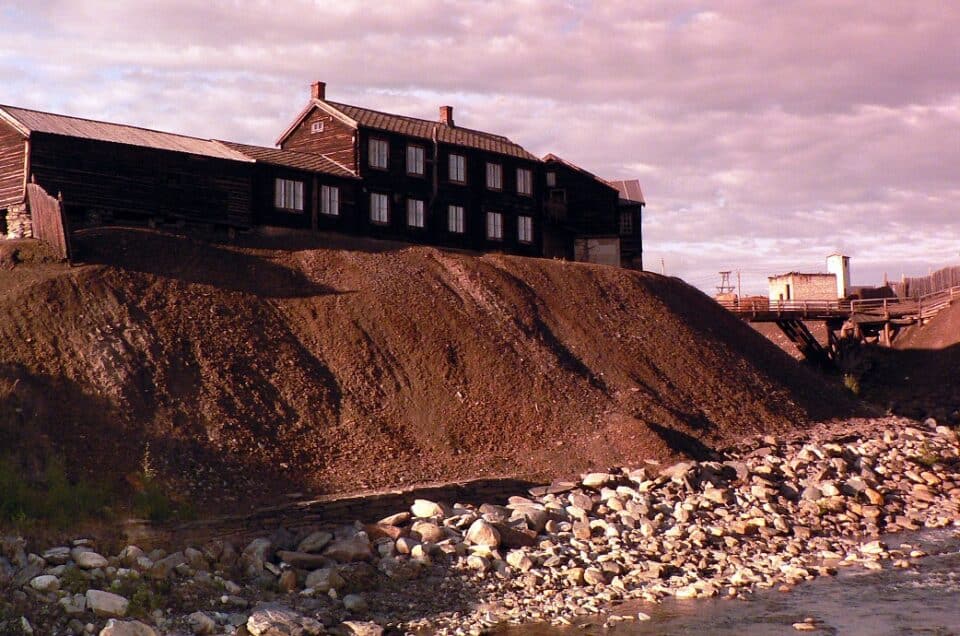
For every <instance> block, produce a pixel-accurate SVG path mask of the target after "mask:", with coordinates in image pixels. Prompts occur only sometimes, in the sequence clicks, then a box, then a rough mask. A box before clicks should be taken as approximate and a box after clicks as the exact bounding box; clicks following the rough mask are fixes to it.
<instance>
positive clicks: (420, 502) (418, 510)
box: [410, 499, 450, 519]
mask: <svg viewBox="0 0 960 636" xmlns="http://www.w3.org/2000/svg"><path fill="white" fill-rule="evenodd" d="M410 512H411V514H413V516H414V517H419V518H421V519H430V518H432V517H446V516H448V515H449V514H450V509H449V508H448V507H446V506H444V505H443V504H440V503H436V502H434V501H430V500H429V499H417V500H415V501H414V502H413V505H412V506H410Z"/></svg>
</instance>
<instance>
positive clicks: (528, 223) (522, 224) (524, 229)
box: [517, 216, 533, 243]
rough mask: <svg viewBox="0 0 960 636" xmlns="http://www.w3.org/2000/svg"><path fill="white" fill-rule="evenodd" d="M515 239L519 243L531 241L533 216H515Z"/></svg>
mask: <svg viewBox="0 0 960 636" xmlns="http://www.w3.org/2000/svg"><path fill="white" fill-rule="evenodd" d="M517 240H519V241H520V242H521V243H533V217H532V216H520V217H517Z"/></svg>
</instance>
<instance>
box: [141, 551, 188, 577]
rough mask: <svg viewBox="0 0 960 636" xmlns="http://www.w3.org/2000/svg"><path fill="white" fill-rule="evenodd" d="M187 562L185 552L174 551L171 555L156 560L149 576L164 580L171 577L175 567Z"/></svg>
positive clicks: (148, 573)
mask: <svg viewBox="0 0 960 636" xmlns="http://www.w3.org/2000/svg"><path fill="white" fill-rule="evenodd" d="M186 562H187V557H186V556H185V555H184V554H183V552H174V553H173V554H171V555H170V556H167V557H164V558H162V559H160V560H159V561H154V563H153V566H152V567H151V568H150V571H149V572H147V576H149V577H150V578H151V579H154V580H156V581H163V580H165V579H168V578H170V575H171V574H172V573H173V570H174V568H176V567H177V566H178V565H183V564H184V563H186Z"/></svg>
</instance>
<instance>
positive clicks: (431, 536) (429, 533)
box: [410, 521, 447, 543]
mask: <svg viewBox="0 0 960 636" xmlns="http://www.w3.org/2000/svg"><path fill="white" fill-rule="evenodd" d="M410 531H411V532H416V533H417V534H419V535H420V540H421V541H428V542H430V543H439V542H440V541H443V540H444V539H446V538H447V535H446V533H445V532H444V531H443V529H442V528H441V527H440V526H438V525H437V524H435V523H432V522H430V521H415V522H414V523H413V525H412V526H410Z"/></svg>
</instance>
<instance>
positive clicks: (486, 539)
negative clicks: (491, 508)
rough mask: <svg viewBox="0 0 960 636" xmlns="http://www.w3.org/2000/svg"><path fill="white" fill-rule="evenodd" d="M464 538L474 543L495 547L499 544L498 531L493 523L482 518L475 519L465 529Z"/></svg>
mask: <svg viewBox="0 0 960 636" xmlns="http://www.w3.org/2000/svg"><path fill="white" fill-rule="evenodd" d="M466 540H467V541H469V542H470V543H473V544H475V545H485V546H489V547H491V548H496V547H498V546H499V545H500V533H499V532H498V531H497V529H496V528H495V527H494V526H493V524H491V523H489V522H488V521H485V520H483V519H477V520H476V521H474V522H473V523H472V524H471V525H470V529H469V530H467V536H466Z"/></svg>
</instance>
